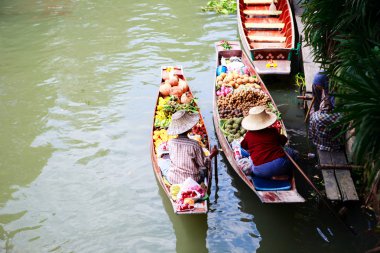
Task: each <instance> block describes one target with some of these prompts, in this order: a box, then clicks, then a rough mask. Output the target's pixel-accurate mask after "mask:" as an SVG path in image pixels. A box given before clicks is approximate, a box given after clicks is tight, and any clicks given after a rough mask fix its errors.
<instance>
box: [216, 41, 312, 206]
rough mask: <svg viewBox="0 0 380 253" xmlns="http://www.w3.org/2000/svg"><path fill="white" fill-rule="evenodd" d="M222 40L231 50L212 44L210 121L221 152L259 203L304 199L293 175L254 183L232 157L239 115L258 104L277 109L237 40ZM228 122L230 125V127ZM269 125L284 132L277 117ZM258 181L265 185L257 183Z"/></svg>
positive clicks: (239, 131) (238, 136) (241, 131)
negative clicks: (214, 66) (211, 108)
mask: <svg viewBox="0 0 380 253" xmlns="http://www.w3.org/2000/svg"><path fill="white" fill-rule="evenodd" d="M223 43H224V44H225V43H228V45H230V46H231V50H225V48H224V47H223V46H222V45H221V43H220V42H218V43H216V55H217V58H216V66H217V71H216V80H215V84H214V92H213V94H214V99H213V120H214V126H215V129H216V134H217V137H218V140H219V143H220V145H221V148H222V149H223V153H224V155H225V156H226V158H227V160H228V161H229V163H230V165H231V167H232V169H233V170H234V171H235V172H236V173H237V174H238V176H239V177H240V178H241V179H242V180H243V181H244V182H245V183H246V184H247V186H248V187H249V188H251V190H252V191H253V192H254V193H256V195H257V196H258V197H259V199H260V200H261V201H262V202H264V203H295V202H304V201H305V200H304V198H303V197H302V196H301V195H300V194H299V193H298V192H297V189H296V185H295V179H294V176H293V177H292V178H291V179H290V180H289V181H288V182H285V181H272V180H267V181H271V182H269V183H270V184H271V186H269V187H268V184H267V182H263V181H260V179H259V180H258V181H256V182H257V183H255V178H252V177H251V176H249V175H246V173H244V169H243V167H244V161H243V159H240V157H236V153H235V152H234V148H233V143H234V142H235V141H236V140H239V139H241V137H243V136H244V134H245V130H244V129H242V128H239V127H240V126H241V124H240V123H241V120H242V119H243V116H246V115H247V114H248V111H249V109H250V108H251V107H253V106H258V105H264V106H267V107H268V109H269V110H272V111H273V112H275V113H277V114H278V110H277V107H276V104H275V103H274V101H273V99H272V97H271V95H270V94H269V91H268V89H267V88H266V87H265V85H264V83H263V81H262V80H261V78H260V76H259V75H258V74H257V72H256V71H255V69H254V67H253V66H252V64H251V62H250V60H249V58H248V57H247V55H246V54H245V53H244V52H243V51H242V50H241V49H240V48H239V43H238V42H223ZM226 65H227V67H226ZM232 103H233V104H232ZM278 115H279V114H278ZM231 122H232V124H231ZM227 123H228V124H229V125H228V124H227ZM231 125H233V126H232V127H230V126H231ZM273 127H276V128H278V130H279V131H281V132H282V133H283V134H284V135H286V129H285V126H284V123H283V122H282V120H281V119H278V120H277V122H276V123H275V124H274V125H273ZM231 129H232V130H231ZM242 161H243V162H242ZM247 174H248V173H247ZM264 181H265V180H264ZM258 183H260V184H262V183H264V184H265V185H264V186H259V185H258ZM272 183H273V184H272Z"/></svg>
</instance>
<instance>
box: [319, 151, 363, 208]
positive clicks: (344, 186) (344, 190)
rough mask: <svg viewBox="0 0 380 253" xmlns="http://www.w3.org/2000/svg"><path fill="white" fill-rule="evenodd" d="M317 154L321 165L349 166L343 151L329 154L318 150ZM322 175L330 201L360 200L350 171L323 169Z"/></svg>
mask: <svg viewBox="0 0 380 253" xmlns="http://www.w3.org/2000/svg"><path fill="white" fill-rule="evenodd" d="M317 152H318V157H319V163H320V164H326V165H331V166H332V167H334V166H338V165H342V166H345V165H347V158H346V155H345V154H344V152H343V151H332V152H329V151H323V150H318V151H317ZM322 175H323V180H324V182H325V188H326V195H327V198H328V199H331V200H342V201H349V200H359V197H358V194H357V193H356V189H355V185H354V182H353V180H352V178H351V173H350V171H349V170H347V169H344V168H336V169H331V168H330V169H324V168H323V167H322Z"/></svg>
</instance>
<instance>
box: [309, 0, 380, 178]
mask: <svg viewBox="0 0 380 253" xmlns="http://www.w3.org/2000/svg"><path fill="white" fill-rule="evenodd" d="M303 6H304V8H305V11H304V14H303V15H302V21H303V22H304V23H305V29H304V32H305V40H306V42H307V44H309V45H311V46H312V48H313V53H314V60H315V61H316V62H319V63H321V65H322V67H323V68H325V69H326V70H327V72H328V74H329V76H330V80H331V85H332V90H334V91H335V96H336V97H337V98H338V99H339V104H337V111H340V112H342V114H343V117H342V119H341V120H340V122H339V124H341V125H345V126H348V128H349V129H355V133H356V139H355V142H354V146H353V152H354V159H355V160H356V161H357V162H359V163H364V164H371V166H370V167H372V168H375V170H373V171H372V173H367V174H373V173H375V172H376V171H377V170H378V169H379V168H380V68H379V66H380V11H379V10H380V1H378V0H334V1H331V0H313V1H305V2H304V3H303ZM367 172H368V171H367ZM368 177H370V175H368Z"/></svg>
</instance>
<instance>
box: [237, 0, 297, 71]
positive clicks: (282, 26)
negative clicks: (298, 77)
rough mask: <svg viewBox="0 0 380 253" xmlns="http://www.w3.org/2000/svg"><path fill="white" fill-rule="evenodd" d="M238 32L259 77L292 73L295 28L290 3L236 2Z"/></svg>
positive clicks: (275, 0) (278, 0)
mask: <svg viewBox="0 0 380 253" xmlns="http://www.w3.org/2000/svg"><path fill="white" fill-rule="evenodd" d="M237 19H238V30H239V35H240V40H241V44H242V46H243V49H244V50H245V52H246V53H247V54H249V56H250V57H251V59H252V61H253V65H254V67H255V68H256V71H257V73H258V74H260V75H262V74H282V75H287V74H290V72H291V60H292V53H293V52H292V51H294V50H296V49H295V33H294V31H295V28H294V21H293V16H292V10H291V6H290V4H289V1H288V0H237Z"/></svg>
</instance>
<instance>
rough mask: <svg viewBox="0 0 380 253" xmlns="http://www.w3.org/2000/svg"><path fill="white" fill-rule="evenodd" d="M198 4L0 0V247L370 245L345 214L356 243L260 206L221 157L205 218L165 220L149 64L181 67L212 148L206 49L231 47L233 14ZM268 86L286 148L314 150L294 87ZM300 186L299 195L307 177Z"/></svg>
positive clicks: (21, 252) (319, 224) (301, 217)
mask: <svg viewBox="0 0 380 253" xmlns="http://www.w3.org/2000/svg"><path fill="white" fill-rule="evenodd" d="M204 5H206V1H199V0H198V1H143V2H141V1H130V0H114V1H104V0H103V1H100V0H81V1H79V0H24V1H22V0H1V1H0V56H1V60H0V105H1V106H0V252H7V253H16V252H17V253H34V252H36V253H40V252H56V253H58V252H59V253H60V252H62V253H69V252H76V253H82V252H91V253H94V252H101V253H103V252H110V253H116V252H194V253H195V252H256V251H257V252H273V253H276V252H363V251H364V250H365V249H368V248H369V247H370V246H372V245H373V243H374V241H373V238H372V237H369V236H367V235H366V234H365V233H364V230H365V229H366V223H365V221H364V220H363V219H361V218H357V216H355V217H354V218H351V219H350V222H351V223H352V224H353V225H354V226H355V227H356V228H357V230H358V231H359V234H358V235H357V236H353V235H351V234H350V232H349V231H348V230H347V229H346V228H345V227H344V226H342V224H341V223H339V222H338V221H337V220H336V219H335V218H334V217H333V216H332V215H331V214H330V213H329V212H328V211H327V210H326V208H325V207H324V206H323V204H318V202H317V201H315V200H314V199H310V201H308V202H307V203H305V204H297V205H263V204H261V203H260V202H259V200H258V198H257V197H256V196H255V194H254V193H253V192H251V191H250V190H249V189H248V187H246V186H245V185H244V184H243V183H242V182H241V181H240V179H239V178H238V177H237V176H236V175H235V174H234V173H233V172H232V170H231V168H229V166H228V162H227V161H226V160H225V158H224V157H223V156H222V155H219V156H218V178H219V182H218V185H216V184H215V182H214V183H213V186H212V189H211V190H212V192H211V196H210V211H209V213H208V214H207V215H200V216H196V217H188V216H187V217H183V216H176V215H174V214H173V212H172V210H171V206H170V204H169V202H168V200H167V199H166V197H165V196H164V194H163V192H162V191H161V190H160V188H159V185H158V183H157V181H156V179H155V176H154V173H153V170H152V165H151V160H150V153H149V145H150V134H151V124H152V117H153V110H154V104H155V100H156V96H157V91H158V85H159V82H160V66H161V65H173V64H177V65H182V66H183V67H184V69H185V75H186V77H187V79H188V81H189V84H190V86H191V88H192V90H193V91H194V93H195V95H196V96H197V97H198V98H199V105H200V107H201V111H202V112H203V116H204V118H205V122H206V126H207V129H208V131H209V133H210V137H211V141H212V144H217V140H216V136H215V134H214V128H213V123H212V94H211V92H212V88H211V85H212V83H213V78H214V73H215V72H214V71H215V65H214V61H215V51H214V48H213V45H214V42H216V41H219V40H222V39H227V40H237V39H238V37H237V36H238V35H237V24H236V16H235V15H230V16H218V15H215V14H214V13H203V12H202V11H201V9H200V7H201V6H204ZM265 82H266V85H267V86H268V88H269V90H270V91H271V93H272V96H273V97H274V99H275V101H276V103H277V104H278V106H279V109H280V111H281V112H282V113H283V115H284V119H285V124H286V126H287V129H288V134H289V136H290V142H291V144H292V146H293V147H295V148H297V149H299V150H300V151H301V153H302V154H306V153H308V152H312V150H311V149H309V147H308V146H307V142H306V140H305V139H306V138H305V136H306V132H305V125H304V124H303V117H304V112H303V111H302V110H301V109H300V108H299V106H298V104H297V100H296V98H295V96H296V93H295V92H294V90H295V89H296V87H295V86H294V85H292V80H291V79H287V78H267V79H265ZM302 164H303V166H304V167H305V168H310V167H312V166H313V165H314V164H315V161H314V160H304V161H303V163H302ZM309 174H310V173H309ZM312 175H313V174H310V176H312ZM297 182H298V184H299V185H298V187H299V189H300V193H301V194H302V195H303V196H304V197H305V198H310V194H311V193H312V191H311V190H310V189H309V188H308V187H307V185H306V184H305V181H304V180H302V178H298V181H297ZM352 210H353V211H352V212H350V213H349V214H351V213H353V214H354V215H356V214H357V213H359V212H358V211H357V207H356V206H354V207H353V208H352ZM355 210H356V211H355ZM359 217H360V216H359ZM349 218H350V217H349ZM317 228H320V229H321V230H322V231H323V232H324V233H325V234H326V235H327V236H328V239H329V241H330V242H325V241H324V240H323V239H322V238H321V237H320V236H319V234H318V232H317ZM327 228H330V229H331V231H332V232H333V235H331V234H329V233H328V232H327Z"/></svg>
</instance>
